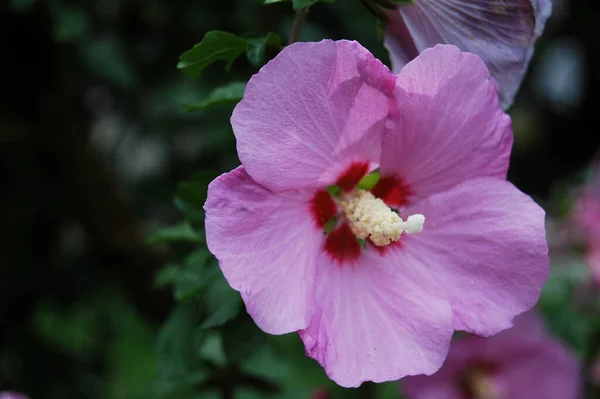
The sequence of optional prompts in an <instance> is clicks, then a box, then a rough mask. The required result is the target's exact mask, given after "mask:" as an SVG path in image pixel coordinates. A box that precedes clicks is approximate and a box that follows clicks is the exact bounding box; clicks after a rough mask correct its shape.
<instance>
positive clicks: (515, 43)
mask: <svg viewBox="0 0 600 399" xmlns="http://www.w3.org/2000/svg"><path fill="white" fill-rule="evenodd" d="M551 12H552V1H551V0H415V1H414V4H413V5H410V6H403V7H400V8H399V10H398V11H395V12H389V13H388V20H389V21H388V31H387V35H386V36H387V37H386V45H387V46H388V49H389V50H390V52H391V53H396V52H397V49H398V48H401V49H403V52H401V53H400V54H411V53H412V51H411V47H410V45H412V46H413V48H416V49H417V51H418V52H421V51H423V50H425V49H426V48H428V47H433V46H434V45H436V44H442V43H446V44H453V45H455V46H458V47H459V48H460V49H461V50H463V51H468V52H471V53H474V54H477V55H478V56H480V57H481V58H483V60H484V61H485V63H486V65H487V66H488V67H489V68H490V70H491V72H492V75H493V76H494V77H495V78H496V80H497V81H498V83H499V85H500V93H499V94H500V99H501V104H502V107H503V108H504V109H506V108H508V107H509V106H510V104H511V103H512V101H513V98H514V96H515V93H516V91H517V89H518V88H519V86H520V84H521V81H522V79H523V75H524V74H525V71H526V69H527V65H528V64H529V61H530V59H531V56H532V54H533V45H534V43H535V40H536V39H537V38H538V37H539V36H540V35H541V33H542V31H543V29H544V26H545V24H546V20H547V19H548V17H549V16H550V14H551ZM403 26H405V27H406V30H408V32H410V39H412V42H411V41H410V40H409V39H408V38H406V37H404V34H403V30H402V29H401V28H402V27H403ZM391 58H392V61H394V60H395V59H396V58H399V60H400V62H402V58H401V57H398V56H395V55H392V56H391ZM393 66H394V71H399V70H400V68H402V66H403V65H402V64H400V65H398V66H397V65H396V64H394V65H393Z"/></svg>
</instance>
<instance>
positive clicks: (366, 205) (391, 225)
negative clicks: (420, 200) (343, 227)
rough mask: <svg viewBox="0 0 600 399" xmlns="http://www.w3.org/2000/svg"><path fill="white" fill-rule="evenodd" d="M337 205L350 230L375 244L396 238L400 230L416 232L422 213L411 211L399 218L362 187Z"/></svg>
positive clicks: (392, 240) (396, 239) (423, 218)
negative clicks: (411, 213) (342, 212)
mask: <svg viewBox="0 0 600 399" xmlns="http://www.w3.org/2000/svg"><path fill="white" fill-rule="evenodd" d="M340 205H341V206H342V208H343V209H344V216H345V217H346V219H347V220H348V223H349V224H350V229H351V230H352V232H353V233H354V235H355V236H356V237H357V238H359V239H363V240H364V239H366V238H369V239H370V240H371V241H372V242H373V244H375V245H377V246H380V247H381V246H384V245H388V244H390V243H392V242H396V241H398V239H399V238H400V236H401V235H402V233H403V232H404V233H420V232H421V231H422V230H423V223H425V216H423V215H421V214H415V215H411V216H409V217H408V218H407V219H406V221H403V220H402V218H401V217H400V216H398V214H397V213H396V212H394V211H392V210H391V209H390V208H389V207H388V206H387V205H386V204H385V202H383V201H382V200H381V199H380V198H376V197H375V196H374V195H373V194H371V193H370V192H368V191H365V190H357V191H356V192H354V193H352V194H349V195H347V196H345V197H344V198H343V199H342V200H341V201H340Z"/></svg>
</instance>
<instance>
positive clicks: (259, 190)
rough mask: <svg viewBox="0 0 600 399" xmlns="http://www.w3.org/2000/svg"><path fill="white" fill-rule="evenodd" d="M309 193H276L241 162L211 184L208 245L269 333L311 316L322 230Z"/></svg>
mask: <svg viewBox="0 0 600 399" xmlns="http://www.w3.org/2000/svg"><path fill="white" fill-rule="evenodd" d="M311 194H312V193H310V192H304V191H290V192H285V193H273V192H271V191H269V190H268V189H266V188H264V187H262V186H261V185H259V184H258V183H256V182H255V181H254V180H252V178H251V177H250V176H249V175H248V174H247V173H246V171H245V170H244V168H243V167H241V166H240V167H238V168H237V169H235V170H233V171H231V172H229V173H226V174H223V175H221V176H219V177H218V178H217V179H215V180H214V181H213V182H212V183H211V184H210V186H209V188H208V199H207V200H206V204H205V205H204V209H205V210H206V223H205V227H206V243H207V245H208V248H209V249H210V251H211V252H212V253H213V254H214V255H215V256H216V257H217V259H218V260H219V265H220V267H221V270H222V271H223V274H224V275H225V278H226V279H227V281H228V282H229V284H230V285H231V287H232V288H233V289H235V290H237V291H239V292H240V293H241V295H242V298H243V300H244V303H245V304H246V308H247V310H248V313H249V314H250V315H251V316H252V318H253V319H254V321H255V322H256V324H257V325H258V326H259V327H260V328H261V329H262V330H263V331H265V332H268V333H271V334H283V333H288V332H292V331H296V330H299V329H302V328H305V327H306V326H307V325H308V322H309V320H310V318H311V316H312V312H311V309H312V307H313V300H312V298H313V287H314V278H315V268H316V256H317V252H318V251H319V250H320V245H321V242H322V241H323V232H322V230H319V229H318V228H317V226H316V224H315V222H314V220H313V219H312V218H311V216H310V206H311V205H310V199H311V198H310V196H311Z"/></svg>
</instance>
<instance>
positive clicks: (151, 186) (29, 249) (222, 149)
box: [0, 0, 600, 399]
mask: <svg viewBox="0 0 600 399" xmlns="http://www.w3.org/2000/svg"><path fill="white" fill-rule="evenodd" d="M259 3H260V2H259V1H252V0H238V1H208V0H205V1H202V0H182V1H172V0H129V1H126V0H88V1H83V0H80V1H76V0H46V1H43V0H5V1H3V2H2V5H1V6H0V7H1V14H0V41H1V43H2V44H1V46H0V54H1V55H0V58H1V60H2V62H1V64H2V75H1V78H2V90H1V92H0V93H1V94H0V98H1V103H0V181H1V182H2V188H1V190H2V191H1V193H2V196H1V202H0V204H1V205H0V222H1V224H2V226H1V227H2V228H1V229H0V391H1V390H4V389H12V390H18V391H24V392H26V393H27V394H29V395H30V396H31V397H32V398H34V399H37V398H48V399H54V398H56V399H58V398H60V399H70V398H73V399H75V398H92V399H96V398H97V399H109V398H128V397H135V396H137V395H141V394H142V393H143V392H144V390H145V389H147V386H148V384H149V383H151V382H152V380H153V378H154V375H155V369H156V355H155V350H154V347H155V339H156V332H157V328H158V327H159V325H160V324H161V322H163V321H164V319H165V317H166V316H167V315H168V313H169V310H170V309H171V307H172V304H173V303H172V302H173V300H172V295H171V293H170V292H168V291H166V290H162V289H158V288H156V287H155V286H154V284H153V279H154V276H155V274H156V272H157V270H158V269H159V268H160V267H161V266H162V265H163V264H164V263H165V262H167V261H168V260H169V259H170V257H171V256H172V253H171V252H169V251H170V250H168V249H167V248H163V247H160V246H159V247H149V246H148V245H146V243H145V240H144V238H145V236H146V235H147V234H148V233H149V232H151V231H152V230H153V229H154V228H156V227H157V226H159V225H162V224H169V223H172V222H174V221H176V220H178V219H179V215H178V213H177V211H176V209H175V207H174V206H173V201H172V198H173V196H174V193H175V189H176V184H177V182H178V181H179V180H181V179H185V178H189V177H190V176H191V175H192V173H194V172H197V171H203V172H206V173H207V174H209V175H210V174H218V173H221V172H224V171H227V170H229V169H231V168H232V167H234V166H236V165H237V163H238V161H237V158H236V153H235V141H234V137H233V134H232V132H231V127H230V126H229V122H228V121H229V115H230V113H231V106H227V105H224V106H220V107H216V108H214V107H213V108H210V109H209V110H201V111H194V112H190V111H187V110H186V107H185V105H186V104H190V103H194V102H198V101H201V100H202V99H203V98H205V96H206V95H207V94H208V93H209V92H210V90H211V89H212V88H214V87H215V86H217V85H219V84H223V83H226V82H227V81H230V80H246V79H248V77H249V76H250V75H251V74H252V73H254V72H256V70H255V69H254V68H253V67H252V66H251V65H250V64H249V63H248V62H247V61H246V60H245V59H242V58H240V59H239V60H238V61H236V63H235V65H234V67H233V69H232V70H231V72H230V73H229V74H225V73H224V72H223V65H222V64H217V65H213V66H211V67H210V68H208V69H207V70H206V71H205V72H204V73H203V75H202V77H201V78H200V79H198V80H191V79H189V78H186V77H185V76H184V75H183V74H181V73H180V72H179V71H178V70H177V69H176V64H177V60H178V57H179V55H180V54H182V53H183V52H184V51H185V50H187V49H188V48H190V47H192V46H193V45H194V44H195V43H197V42H199V41H200V40H201V39H202V37H203V35H204V34H205V33H206V32H207V31H209V30H213V29H219V30H227V31H230V32H233V33H236V34H244V33H257V34H264V33H267V32H269V31H273V32H277V33H279V34H280V35H281V36H282V38H284V40H285V38H287V36H288V34H289V31H290V28H291V24H292V20H293V12H292V10H291V6H289V5H288V4H274V5H270V6H260V4H259ZM599 17H600V3H599V2H598V1H595V0H573V1H569V0H556V1H555V6H554V15H553V17H552V19H551V20H550V21H549V23H548V25H547V28H546V32H545V34H544V36H543V37H542V38H541V39H540V40H539V41H538V46H537V51H536V53H535V57H534V59H533V61H532V63H531V67H530V70H529V72H528V74H527V76H526V79H525V82H524V84H523V86H522V88H521V91H520V93H519V95H518V98H517V100H516V103H515V105H514V106H513V107H512V108H511V110H510V114H511V115H512V117H513V123H514V131H515V148H514V152H513V162H512V166H511V170H510V179H511V180H512V181H513V182H514V183H515V184H517V186H519V188H521V189H522V190H523V191H525V192H526V193H529V194H531V195H533V196H534V197H535V198H536V199H537V200H538V201H540V203H541V204H543V205H544V206H545V207H546V209H547V210H548V211H549V212H550V213H551V214H560V212H561V204H562V202H561V201H562V198H563V197H564V193H565V192H566V191H568V190H567V187H569V185H571V184H574V183H577V181H578V180H580V179H581V172H582V170H584V169H585V167H586V166H587V165H588V164H589V162H590V161H591V160H592V158H593V157H594V155H595V153H596V151H597V149H598V144H599V142H600V134H598V129H599V126H600V120H599V119H600V109H599V108H598V104H599V101H598V98H599V96H600V46H599V45H598V38H600V23H599V19H598V18H599ZM322 38H334V39H341V38H347V39H355V40H358V41H360V42H361V43H362V44H363V45H364V46H366V47H367V48H369V49H370V50H371V51H372V52H373V53H374V54H375V55H376V56H377V57H379V58H381V59H383V60H385V62H388V57H387V53H386V51H385V49H384V48H383V45H382V43H381V41H380V39H379V37H378V32H377V23H376V19H375V17H374V16H373V15H371V14H370V13H369V12H368V11H367V10H366V9H365V8H364V7H363V6H362V5H361V4H360V3H359V2H358V1H356V0H338V1H336V2H335V3H334V4H331V5H329V4H319V5H317V6H315V7H313V9H312V10H311V11H310V13H309V15H308V20H307V22H306V24H305V26H304V29H303V31H302V34H301V40H320V39H322Z"/></svg>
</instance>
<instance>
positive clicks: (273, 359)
mask: <svg viewBox="0 0 600 399" xmlns="http://www.w3.org/2000/svg"><path fill="white" fill-rule="evenodd" d="M263 335H264V333H263ZM240 367H241V369H242V371H243V372H244V373H246V374H249V375H253V376H256V377H261V378H266V379H269V380H272V381H275V382H281V381H282V379H283V378H285V377H287V376H288V375H289V374H290V372H291V365H290V363H289V362H287V361H285V359H282V358H281V356H280V354H279V353H278V354H275V353H274V350H273V349H272V347H271V345H264V346H261V348H260V349H259V350H257V351H255V352H254V353H253V354H252V356H250V357H249V358H247V359H246V360H244V361H243V362H241V365H240Z"/></svg>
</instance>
